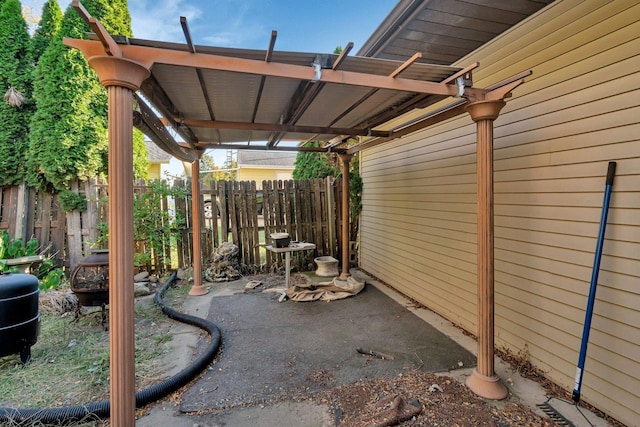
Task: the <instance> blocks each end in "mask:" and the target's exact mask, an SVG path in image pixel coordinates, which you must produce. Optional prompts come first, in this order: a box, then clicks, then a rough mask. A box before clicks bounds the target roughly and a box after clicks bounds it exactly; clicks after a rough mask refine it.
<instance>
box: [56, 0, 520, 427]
mask: <svg viewBox="0 0 640 427" xmlns="http://www.w3.org/2000/svg"><path fill="white" fill-rule="evenodd" d="M72 5H73V7H74V8H75V9H76V10H77V11H78V13H79V14H80V15H81V16H82V17H83V19H84V20H85V21H86V22H87V23H88V24H89V26H90V27H91V29H92V31H93V34H91V35H90V39H89V40H79V39H69V38H65V39H64V43H65V45H66V46H68V47H71V48H75V49H78V50H80V51H81V52H82V53H83V55H84V56H85V57H86V59H87V61H88V63H89V65H90V66H91V67H92V68H93V69H94V70H95V71H96V73H97V75H98V78H99V79H100V82H101V83H102V84H103V85H104V86H105V87H106V88H107V93H108V103H109V104H108V105H109V112H108V119H109V128H108V132H109V167H108V173H109V196H110V203H109V230H110V232H109V248H110V249H111V250H110V251H109V264H110V274H109V288H110V293H109V304H110V311H111V314H110V318H109V323H110V324H109V328H110V331H111V332H110V354H111V364H110V380H111V385H110V392H111V393H110V394H111V420H112V423H113V424H114V425H118V426H133V425H134V423H135V355H134V345H135V342H134V341H135V340H134V297H133V289H132V287H131V286H129V283H130V281H131V278H132V277H133V271H134V266H133V255H134V245H133V234H134V233H133V166H132V165H133V149H132V132H133V127H134V124H135V126H136V127H138V128H140V129H142V130H143V131H144V132H145V133H146V134H147V135H148V136H149V137H150V138H151V139H152V140H153V141H154V142H156V143H157V144H158V145H159V146H160V147H161V148H163V149H164V150H165V151H167V152H168V153H170V154H172V155H174V156H175V157H177V158H179V159H181V160H184V161H188V162H191V164H192V177H193V179H192V203H193V204H194V206H193V236H194V239H193V251H194V266H193V267H194V286H193V288H192V289H191V294H192V295H202V294H204V293H206V292H207V290H206V288H205V287H204V286H203V284H202V272H201V270H202V259H201V257H200V256H196V255H195V254H199V253H201V246H200V245H201V242H200V229H199V227H200V218H199V216H200V209H199V206H198V202H199V199H200V196H199V191H200V183H199V178H198V177H199V166H198V159H199V158H200V156H201V155H202V153H203V152H204V151H205V150H206V149H210V148H221V149H234V150H237V149H252V150H256V149H262V150H287V151H318V152H335V153H338V154H339V157H340V159H341V164H342V175H343V193H342V194H343V200H342V207H343V209H342V212H341V218H342V225H343V228H342V232H341V233H342V247H341V261H342V272H341V276H343V277H346V276H348V275H349V271H348V266H349V245H348V240H349V238H348V226H349V208H348V201H349V200H348V188H349V187H348V186H349V182H348V176H349V174H348V171H349V162H350V160H351V157H352V156H353V154H354V153H356V152H358V151H360V150H363V149H366V148H369V147H372V146H374V145H377V144H381V143H383V142H389V141H393V140H394V139H397V138H400V137H402V136H404V135H407V134H409V133H412V132H415V131H417V130H420V129H423V128H425V127H428V126H431V125H433V124H435V123H438V122H441V121H443V120H446V119H449V118H452V117H455V116H457V115H460V114H464V113H465V112H467V113H468V114H469V115H470V116H471V119H472V120H473V121H474V122H476V124H477V143H478V145H477V151H478V164H477V181H478V196H477V200H478V201H477V204H478V366H477V369H476V370H475V371H474V373H473V374H472V375H471V377H469V379H468V382H467V384H468V386H469V387H470V388H471V389H472V390H473V391H474V392H476V393H477V394H478V395H480V396H482V397H485V398H490V399H502V398H504V397H506V395H507V390H506V388H505V387H504V385H503V384H502V383H501V382H500V381H499V378H498V377H497V376H496V375H495V372H494V361H493V354H494V314H493V310H494V301H493V285H494V279H493V272H494V264H493V263H494V257H493V121H494V120H495V119H496V118H497V117H498V115H499V113H500V110H501V109H502V108H503V107H504V105H505V101H504V99H505V98H507V97H510V96H511V91H512V90H513V89H515V88H516V87H517V86H519V85H520V84H521V83H523V78H524V77H525V76H526V75H528V74H530V73H524V74H522V75H518V76H515V77H514V78H512V79H509V80H508V81H505V82H503V83H500V84H498V85H495V86H493V87H490V88H485V89H478V88H474V87H473V85H472V70H473V69H475V68H476V67H478V65H479V64H477V63H476V64H472V65H470V66H469V67H466V68H462V69H459V68H453V67H444V66H436V65H430V64H424V63H421V62H420V55H414V57H412V58H410V59H409V60H407V61H405V62H397V61H389V60H380V59H372V58H362V57H349V56H348V53H349V51H350V50H351V47H352V46H353V44H349V45H347V48H346V49H345V50H344V51H343V52H342V53H341V54H340V55H319V54H310V53H296V52H276V51H274V49H273V48H274V44H275V38H276V35H275V32H274V33H273V34H272V38H271V40H270V43H269V48H268V49H267V50H264V51H259V50H243V49H223V48H214V47H203V46H195V45H193V43H192V41H191V36H190V33H189V29H188V25H187V23H186V20H185V19H184V18H181V24H182V27H183V31H184V34H185V40H186V43H185V44H176V43H164V42H154V41H147V40H136V39H128V38H125V37H120V36H112V35H110V34H109V33H107V31H106V30H105V29H104V27H103V26H102V24H101V23H100V22H99V21H97V20H96V19H95V18H93V17H91V16H90V15H89V13H88V12H87V11H86V10H85V9H84V8H83V6H82V5H81V4H80V3H79V2H77V1H74V2H72ZM447 99H451V100H452V102H451V103H450V104H448V105H447V106H446V107H444V108H443V107H440V108H437V109H433V110H432V111H429V112H428V113H426V114H423V115H422V116H421V117H420V118H419V119H418V120H412V121H407V122H406V123H404V124H403V125H401V126H395V127H390V126H389V125H388V124H387V123H388V122H389V121H390V120H392V119H396V118H398V117H402V116H403V115H405V114H407V113H410V112H412V111H415V109H417V108H419V109H426V108H427V107H429V106H432V105H434V104H437V103H440V104H441V103H442V101H446V100H447ZM134 104H135V108H134ZM169 129H172V130H173V131H172V132H170V131H169ZM174 135H179V138H176V137H174ZM287 140H290V141H303V142H304V141H324V142H325V145H324V146H323V147H307V146H306V145H305V144H304V143H302V144H300V145H296V146H283V145H282V144H280V143H281V142H282V141H287ZM354 141H355V142H354Z"/></svg>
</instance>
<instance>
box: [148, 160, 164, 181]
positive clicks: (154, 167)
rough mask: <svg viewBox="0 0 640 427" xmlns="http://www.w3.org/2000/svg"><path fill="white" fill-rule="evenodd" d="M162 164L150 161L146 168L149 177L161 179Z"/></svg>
mask: <svg viewBox="0 0 640 427" xmlns="http://www.w3.org/2000/svg"><path fill="white" fill-rule="evenodd" d="M161 172H162V165H161V164H160V163H151V164H149V167H148V168H147V173H148V174H149V179H161Z"/></svg>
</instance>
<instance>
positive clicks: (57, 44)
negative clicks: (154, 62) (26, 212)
mask: <svg viewBox="0 0 640 427" xmlns="http://www.w3.org/2000/svg"><path fill="white" fill-rule="evenodd" d="M83 5H84V7H85V8H86V9H87V11H88V12H89V13H90V14H91V15H92V16H93V17H95V18H96V19H98V20H99V21H100V22H102V24H103V25H104V27H105V28H106V30H107V31H108V32H110V33H111V34H121V35H131V18H130V15H129V11H128V8H127V2H126V0H115V1H114V0H84V1H83ZM89 31H90V29H89V27H88V25H86V24H85V22H84V21H83V20H82V18H80V16H79V15H78V13H77V12H76V11H75V10H74V9H73V8H72V7H71V6H70V7H69V8H67V10H66V11H65V14H64V17H63V19H62V23H61V26H60V31H59V32H58V34H57V35H56V36H55V37H54V39H53V40H52V42H51V43H50V44H49V46H48V47H47V48H46V49H45V51H44V53H43V54H42V56H41V58H40V61H39V62H38V65H37V67H36V73H35V76H36V78H35V82H34V98H35V100H36V105H37V111H36V113H35V114H34V117H33V120H32V122H31V134H30V144H29V158H28V175H27V180H28V183H29V184H30V185H32V186H36V187H40V188H49V189H54V190H58V191H62V190H64V189H66V188H67V187H68V184H69V182H70V181H72V180H74V179H76V178H80V179H83V178H89V177H94V176H97V175H104V174H106V172H107V148H108V141H107V95H106V89H105V88H104V87H103V86H102V85H101V84H100V82H99V81H98V77H97V76H96V74H95V72H94V71H93V69H91V67H89V65H88V64H87V62H86V60H85V59H84V57H83V56H82V54H81V53H80V52H79V51H78V50H76V49H69V48H67V47H66V46H64V45H63V44H62V38H63V37H72V38H82V39H86V38H87V33H88V32H89ZM136 146H139V145H137V144H136Z"/></svg>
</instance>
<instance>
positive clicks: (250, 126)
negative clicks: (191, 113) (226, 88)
mask: <svg viewBox="0 0 640 427" xmlns="http://www.w3.org/2000/svg"><path fill="white" fill-rule="evenodd" d="M181 123H183V124H184V125H186V126H190V127H195V128H208V129H233V130H256V131H268V132H295V133H315V134H327V135H348V136H375V137H387V136H389V135H390V134H391V132H387V131H369V130H367V129H352V128H332V127H323V126H299V125H287V124H282V125H280V124H274V123H246V122H227V121H222V120H196V119H184V120H182V122H181Z"/></svg>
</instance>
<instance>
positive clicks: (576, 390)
mask: <svg viewBox="0 0 640 427" xmlns="http://www.w3.org/2000/svg"><path fill="white" fill-rule="evenodd" d="M615 173H616V162H609V168H608V169H607V182H606V185H605V187H604V201H603V202H602V215H601V216H600V231H599V233H598V242H597V244H596V254H595V258H594V261H593V271H592V273H591V287H590V288H589V298H588V299H587V311H586V313H585V318H584V329H583V330H582V343H581V344H580V357H579V358H578V367H577V368H576V381H575V386H574V387H573V394H572V396H571V399H573V401H574V402H576V404H577V403H578V402H580V388H581V387H582V375H583V373H584V361H585V359H586V358H587V344H588V343H589V331H590V330H591V318H592V317H593V304H594V302H595V299H596V287H597V286H598V273H599V272H600V259H601V258H602V243H603V242H604V232H605V229H606V227H607V214H608V213H609V201H610V200H611V189H612V187H613V177H614V175H615Z"/></svg>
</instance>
